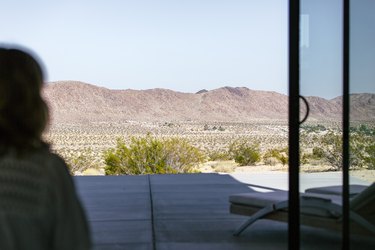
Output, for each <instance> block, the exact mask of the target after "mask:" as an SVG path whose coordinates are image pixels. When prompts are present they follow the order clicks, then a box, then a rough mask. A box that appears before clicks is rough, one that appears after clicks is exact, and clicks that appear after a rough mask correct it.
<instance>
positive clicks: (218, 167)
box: [76, 161, 375, 183]
mask: <svg viewBox="0 0 375 250" xmlns="http://www.w3.org/2000/svg"><path fill="white" fill-rule="evenodd" d="M287 171H288V166H283V165H281V164H277V165H275V166H271V165H263V164H259V165H255V166H243V167H239V166H238V165H237V164H236V163H235V162H234V161H209V162H206V163H204V164H202V165H201V166H200V167H199V168H198V169H197V172H201V173H266V172H287ZM329 171H332V170H331V169H330V167H329V166H312V165H304V166H302V167H301V172H303V173H316V172H329ZM76 174H77V175H104V174H105V173H104V169H93V168H89V169H87V170H85V171H84V172H83V173H76ZM350 175H351V176H355V177H357V178H360V179H362V180H365V181H368V182H370V183H372V182H375V170H367V169H362V170H351V171H350Z"/></svg>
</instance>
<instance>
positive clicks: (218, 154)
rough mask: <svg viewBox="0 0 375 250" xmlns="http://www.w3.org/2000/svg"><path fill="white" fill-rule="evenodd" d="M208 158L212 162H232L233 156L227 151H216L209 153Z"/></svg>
mask: <svg viewBox="0 0 375 250" xmlns="http://www.w3.org/2000/svg"><path fill="white" fill-rule="evenodd" d="M208 158H209V160H210V161H227V160H231V156H230V154H229V152H227V151H219V150H215V151H211V152H209V153H208Z"/></svg>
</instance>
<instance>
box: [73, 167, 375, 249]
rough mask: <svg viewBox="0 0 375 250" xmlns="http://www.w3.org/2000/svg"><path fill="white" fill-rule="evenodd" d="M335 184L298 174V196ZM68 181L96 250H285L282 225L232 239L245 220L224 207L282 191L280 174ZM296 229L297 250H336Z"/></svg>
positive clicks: (332, 235) (368, 244)
mask: <svg viewBox="0 0 375 250" xmlns="http://www.w3.org/2000/svg"><path fill="white" fill-rule="evenodd" d="M340 178H341V175H340V174H339V173H323V174H302V175H301V185H302V186H301V189H302V190H304V189H305V188H308V187H312V186H324V185H333V184H338V183H340ZM75 181H76V185H77V189H78V192H79V195H80V197H81V200H82V202H83V205H84V208H85V209H86V212H87V216H88V219H89V222H90V226H91V231H92V237H93V242H94V249H95V250H97V249H103V250H110V249H111V250H114V249H135V250H140V249H142V250H143V249H158V250H165V249H178V250H180V249H189V250H194V249H204V250H209V249H215V250H221V249H231V250H236V249H287V237H288V234H287V232H288V227H287V224H286V223H281V222H275V221H270V220H260V221H258V222H256V223H255V224H253V225H252V226H251V227H249V228H248V229H247V230H246V231H245V232H244V233H243V234H242V235H241V236H240V237H234V236H232V232H233V230H234V229H235V228H237V227H238V226H239V225H240V224H241V223H242V222H243V221H244V220H245V219H246V218H247V217H244V216H238V215H233V214H230V213H229V202H228V197H229V195H231V194H234V193H241V192H255V191H266V190H264V189H263V190H261V189H259V187H257V186H265V187H270V188H276V189H283V190H287V186H288V184H287V182H288V178H287V173H269V174H267V173H265V174H257V173H251V174H233V175H228V174H225V175H221V174H181V175H143V176H89V177H75ZM351 183H356V184H363V183H364V182H362V181H360V180H358V179H353V180H352V182H351ZM249 184H251V185H249ZM268 191H270V190H268ZM302 228H303V230H302V235H301V237H302V238H301V242H302V249H320V250H322V249H341V245H340V244H341V235H340V233H337V232H333V231H327V230H324V229H317V228H311V227H305V226H303V227H302ZM352 243H353V249H375V241H374V240H372V239H369V238H364V237H355V238H352Z"/></svg>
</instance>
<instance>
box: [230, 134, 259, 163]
mask: <svg viewBox="0 0 375 250" xmlns="http://www.w3.org/2000/svg"><path fill="white" fill-rule="evenodd" d="M229 154H230V155H231V157H232V159H234V161H235V162H237V163H238V164H239V165H240V166H248V165H253V164H255V163H257V162H259V161H260V158H261V157H260V150H259V144H258V143H249V142H247V141H239V140H237V141H235V142H233V143H232V144H230V146H229Z"/></svg>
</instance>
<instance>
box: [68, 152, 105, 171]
mask: <svg viewBox="0 0 375 250" xmlns="http://www.w3.org/2000/svg"><path fill="white" fill-rule="evenodd" d="M94 155H95V153H94V152H93V150H92V149H91V148H85V149H81V150H79V151H74V152H73V153H70V154H69V155H68V154H65V155H62V157H63V158H64V160H65V162H66V164H67V166H68V169H69V171H70V173H71V174H72V175H74V174H76V173H82V172H83V171H85V170H86V169H89V168H96V169H98V168H99V167H100V164H99V162H98V161H97V159H95V156H94Z"/></svg>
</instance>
